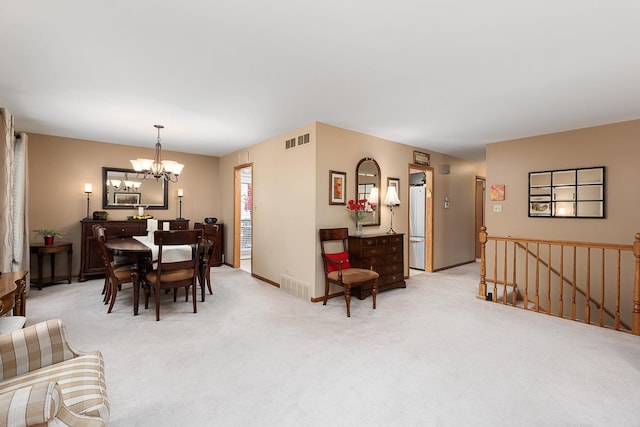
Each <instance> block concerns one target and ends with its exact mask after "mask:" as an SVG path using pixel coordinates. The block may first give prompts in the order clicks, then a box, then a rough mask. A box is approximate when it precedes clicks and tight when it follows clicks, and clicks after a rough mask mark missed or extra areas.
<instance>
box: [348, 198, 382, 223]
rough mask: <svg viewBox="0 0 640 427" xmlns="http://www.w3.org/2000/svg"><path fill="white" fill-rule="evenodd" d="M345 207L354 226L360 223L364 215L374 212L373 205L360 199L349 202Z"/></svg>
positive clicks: (374, 207)
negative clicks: (354, 223)
mask: <svg viewBox="0 0 640 427" xmlns="http://www.w3.org/2000/svg"><path fill="white" fill-rule="evenodd" d="M347 205H348V206H347V210H348V211H349V214H350V215H351V218H353V220H354V221H355V222H356V224H358V223H359V222H362V220H363V219H364V215H365V213H367V212H371V211H375V210H376V205H375V203H370V202H369V201H368V200H367V199H360V200H358V201H357V202H356V201H354V200H349V202H348V203H347Z"/></svg>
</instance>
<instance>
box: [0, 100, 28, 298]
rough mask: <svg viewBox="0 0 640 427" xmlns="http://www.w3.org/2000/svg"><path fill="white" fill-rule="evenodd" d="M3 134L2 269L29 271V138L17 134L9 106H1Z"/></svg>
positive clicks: (0, 182) (0, 186)
mask: <svg viewBox="0 0 640 427" xmlns="http://www.w3.org/2000/svg"><path fill="white" fill-rule="evenodd" d="M0 135H1V137H0V138H1V140H0V144H1V145H0V161H1V163H2V167H1V168H0V170H1V172H0V271H22V270H28V269H29V212H28V204H27V200H28V199H27V194H28V189H29V182H28V169H27V168H28V166H27V139H28V138H27V135H26V134H25V133H20V134H16V133H15V130H14V127H13V116H12V115H11V112H10V111H9V110H7V109H6V108H0ZM28 283H29V282H28V281H27V286H29V285H28Z"/></svg>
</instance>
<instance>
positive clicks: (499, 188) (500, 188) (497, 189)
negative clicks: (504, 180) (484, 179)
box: [490, 184, 505, 202]
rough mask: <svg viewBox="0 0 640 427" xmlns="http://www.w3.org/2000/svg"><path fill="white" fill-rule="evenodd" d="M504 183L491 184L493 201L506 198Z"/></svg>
mask: <svg viewBox="0 0 640 427" xmlns="http://www.w3.org/2000/svg"><path fill="white" fill-rule="evenodd" d="M504 190H505V185H504V184H494V185H492V186H491V193H490V194H491V201H492V202H495V201H501V200H504Z"/></svg>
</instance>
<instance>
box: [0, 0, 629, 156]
mask: <svg viewBox="0 0 640 427" xmlns="http://www.w3.org/2000/svg"><path fill="white" fill-rule="evenodd" d="M639 22H640V1H637V0H617V1H608V2H605V1H601V0H554V1H550V0H538V1H526V0H519V1H516V0H484V1H477V0H415V1H414V0H395V1H393V2H392V1H390V0H386V1H379V0H316V1H307V0H274V1H260V0H254V1H243V0H224V1H220V0H182V1H158V0H135V1H132V0H111V1H101V2H97V1H86V0H57V1H51V0H29V1H24V0H4V1H3V2H2V6H0V52H1V53H0V55H1V58H2V60H1V62H0V64H1V65H0V106H1V107H5V108H9V109H10V110H11V111H12V112H13V114H14V116H15V117H16V128H17V129H19V130H24V131H27V132H32V133H43V134H49V135H58V136H66V137H72V138H82V139H90V140H97V141H106V142H114V143H120V144H128V145H140V146H148V147H149V148H152V146H153V143H154V142H155V137H156V130H155V129H154V128H153V125H154V124H156V123H158V124H163V125H165V129H164V130H163V131H162V134H161V135H162V143H163V146H164V148H165V149H169V150H176V151H185V152H191V153H201V154H208V155H215V156H220V155H224V154H227V153H229V152H232V151H235V150H238V149H241V148H244V147H247V146H250V145H253V144H256V143H259V142H261V141H264V140H266V139H268V138H271V137H274V136H277V135H280V134H282V133H285V132H287V131H290V130H293V129H295V128H298V127H300V126H303V125H306V124H309V123H311V122H314V121H320V122H324V123H328V124H331V125H335V126H339V127H344V128H348V129H352V130H356V131H360V132H364V133H367V134H371V135H376V136H380V137H383V138H387V139H390V140H393V141H398V142H401V143H405V144H409V145H415V146H418V147H423V148H426V149H430V150H435V151H439V152H442V153H447V154H451V155H455V156H458V157H462V158H467V159H475V160H479V159H480V160H481V159H483V158H484V146H485V144H486V143H490V142H496V141H502V140H507V139H513V138H518V137H525V136H532V135H539V134H544V133H550V132H557V131H562V130H569V129H576V128H582V127H588V126H594V125H599V124H605V123H613V122H618V121H624V120H631V119H638V118H640V54H639V53H638V48H639V47H640V43H639V42H640V25H639V24H638V23H639Z"/></svg>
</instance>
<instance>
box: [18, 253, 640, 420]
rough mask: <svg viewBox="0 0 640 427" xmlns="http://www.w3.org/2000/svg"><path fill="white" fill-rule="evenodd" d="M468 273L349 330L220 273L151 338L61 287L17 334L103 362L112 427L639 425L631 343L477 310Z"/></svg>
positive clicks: (240, 277) (433, 280)
mask: <svg viewBox="0 0 640 427" xmlns="http://www.w3.org/2000/svg"><path fill="white" fill-rule="evenodd" d="M478 271H479V269H478V265H474V264H471V265H467V266H462V267H458V268H455V269H451V270H447V271H443V272H440V273H433V274H430V273H425V274H419V275H416V276H413V277H412V278H411V279H409V280H408V281H407V289H397V290H393V291H388V292H384V293H381V294H380V295H379V296H378V308H377V310H372V309H371V299H366V300H364V301H360V300H358V299H353V300H352V308H351V312H352V314H351V316H352V317H351V318H347V317H346V312H345V307H344V299H342V298H335V299H332V300H330V301H329V303H328V305H327V306H326V307H323V306H322V305H321V304H320V303H317V304H313V303H310V302H308V301H305V300H303V299H300V298H298V297H295V296H292V295H289V294H287V293H285V292H284V291H281V290H279V289H278V288H275V287H273V286H271V285H268V284H265V283H263V282H260V281H258V280H256V279H253V278H251V276H250V275H249V274H247V273H246V272H244V271H242V270H239V269H238V270H233V269H231V268H229V267H219V268H214V269H213V271H212V280H213V281H214V295H213V296H209V295H207V300H206V302H204V303H200V302H199V303H198V314H193V313H192V311H191V308H192V306H191V303H190V302H189V303H185V302H184V299H183V298H179V300H178V302H177V303H173V302H172V301H170V299H171V296H170V295H168V296H167V297H168V298H167V299H166V301H165V302H164V303H163V305H162V306H161V320H160V322H156V321H155V317H154V310H153V302H152V303H151V307H150V308H149V309H148V310H145V309H144V308H143V307H142V308H141V310H140V311H141V314H140V315H139V316H137V317H134V316H133V315H132V306H131V305H132V302H131V300H132V298H131V295H132V293H131V290H130V289H125V290H124V291H122V292H121V293H120V294H119V295H118V302H117V303H116V306H115V309H114V312H113V313H111V314H107V313H106V307H105V306H104V305H103V304H102V297H101V295H100V291H101V289H102V281H101V280H94V281H89V282H85V283H77V282H74V283H72V284H70V285H66V284H62V285H56V286H51V287H47V288H45V289H44V290H42V291H38V290H37V289H34V290H32V291H31V296H30V298H29V299H28V300H27V314H28V324H33V323H36V322H38V321H41V320H45V319H49V318H55V317H59V318H62V319H63V320H64V322H65V324H66V325H67V328H68V331H69V335H70V340H71V343H72V345H73V346H74V347H75V348H77V349H79V350H94V349H99V350H101V351H102V352H103V354H104V356H105V360H106V370H107V385H108V393H109V396H110V400H111V409H112V415H111V423H110V425H111V426H114V427H124V426H154V427H155V426H182V427H186V426H212V425H216V426H432V425H433V426H454V425H455V426H458V425H474V426H518V425H522V426H540V425H545V426H549V425H550V426H607V425H610V426H619V425H625V426H632V425H636V426H637V425H640V417H639V416H638V413H639V412H638V402H640V337H636V336H632V335H629V334H623V333H619V332H613V331H609V330H604V329H601V328H598V327H594V326H587V325H583V324H580V323H577V322H571V321H566V320H561V319H557V318H553V317H550V316H545V315H540V314H535V313H530V312H526V311H524V310H520V309H513V308H509V307H504V306H501V305H498V304H493V303H489V302H485V301H481V300H478V299H476V297H475V295H476V292H477V283H478Z"/></svg>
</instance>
